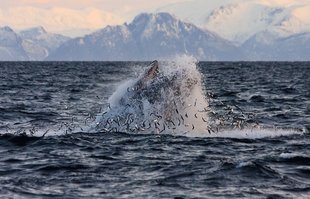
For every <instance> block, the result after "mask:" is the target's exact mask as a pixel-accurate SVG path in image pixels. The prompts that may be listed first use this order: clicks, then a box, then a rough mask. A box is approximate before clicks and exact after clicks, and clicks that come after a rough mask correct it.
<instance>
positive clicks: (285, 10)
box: [157, 0, 310, 44]
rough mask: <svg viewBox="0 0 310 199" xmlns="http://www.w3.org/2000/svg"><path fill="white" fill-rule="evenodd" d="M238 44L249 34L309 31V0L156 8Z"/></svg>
mask: <svg viewBox="0 0 310 199" xmlns="http://www.w3.org/2000/svg"><path fill="white" fill-rule="evenodd" d="M157 11H159V12H163V11H164V12H169V13H172V14H175V15H176V16H177V17H179V18H181V19H183V20H185V21H188V22H191V23H194V24H195V25H197V26H199V27H202V28H205V29H208V30H211V31H213V32H216V33H218V34H219V35H221V36H222V37H224V38H226V39H228V40H230V41H234V42H236V43H237V44H242V43H243V42H244V41H246V40H247V39H249V38H250V37H252V36H253V35H255V34H257V33H259V32H262V31H270V32H275V33H276V34H277V35H278V37H288V36H291V35H294V34H300V33H304V32H309V31H310V1H309V0H298V1H296V0H285V1H283V0H216V1H212V0H191V1H185V2H182V3H175V4H171V5H168V6H165V7H162V8H159V9H157Z"/></svg>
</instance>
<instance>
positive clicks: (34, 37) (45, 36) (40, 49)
mask: <svg viewBox="0 0 310 199" xmlns="http://www.w3.org/2000/svg"><path fill="white" fill-rule="evenodd" d="M20 35H21V37H22V39H23V47H24V49H25V50H26V52H27V53H28V56H29V58H30V59H31V60H44V59H45V58H46V57H47V56H48V55H49V54H50V53H51V52H52V51H54V50H55V49H56V48H58V47H59V46H60V45H61V44H63V43H64V42H66V41H68V40H69V38H68V37H65V36H62V35H59V34H53V33H49V32H47V31H46V30H45V29H44V28H43V27H42V26H38V27H34V28H30V29H26V30H23V31H21V32H20Z"/></svg>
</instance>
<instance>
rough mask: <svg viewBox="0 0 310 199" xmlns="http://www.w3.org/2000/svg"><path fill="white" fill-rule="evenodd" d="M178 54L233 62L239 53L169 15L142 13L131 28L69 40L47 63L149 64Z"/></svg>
mask: <svg viewBox="0 0 310 199" xmlns="http://www.w3.org/2000/svg"><path fill="white" fill-rule="evenodd" d="M178 54H189V55H193V56H195V57H197V58H198V59H201V60H235V58H236V57H237V55H238V49H237V48H236V47H235V46H234V45H233V44H232V43H230V42H229V41H227V40H225V39H222V38H221V37H220V36H218V35H217V34H214V33H211V32H209V31H206V30H201V29H199V28H197V27H196V26H195V25H192V24H189V23H184V22H182V21H180V20H178V19H176V18H175V17H173V16H171V15H170V14H168V13H157V14H146V13H144V14H140V15H138V16H137V17H136V18H135V19H134V20H133V21H132V23H130V24H126V23H125V24H124V25H120V26H107V27H106V28H104V29H102V30H99V31H97V32H95V33H93V34H90V35H87V36H85V37H81V38H76V39H73V40H70V41H68V42H66V43H64V44H63V45H62V46H60V47H59V48H58V49H57V50H56V51H55V52H54V53H52V54H51V55H50V56H49V57H48V58H47V60H127V61H129V60H152V59H160V58H161V59H169V58H170V57H173V56H175V55H178Z"/></svg>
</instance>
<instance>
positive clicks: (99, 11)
mask: <svg viewBox="0 0 310 199" xmlns="http://www.w3.org/2000/svg"><path fill="white" fill-rule="evenodd" d="M182 1H186V0H0V26H5V25H8V26H10V27H12V28H13V29H17V30H18V29H24V28H28V27H33V26H38V25H42V26H43V27H45V28H46V29H47V30H48V31H52V32H61V33H65V34H66V33H67V34H70V33H71V34H73V35H74V34H79V33H82V32H83V31H79V32H76V31H73V30H74V29H80V30H85V31H86V32H87V30H95V29H99V28H103V27H104V26H106V25H115V24H122V23H124V22H126V21H130V20H132V18H133V16H135V15H136V14H138V13H140V12H142V11H151V10H153V9H156V8H158V7H161V6H164V5H167V4H170V3H175V2H182ZM69 32H70V33H69Z"/></svg>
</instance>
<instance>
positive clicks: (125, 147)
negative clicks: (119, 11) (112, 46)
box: [0, 62, 310, 199]
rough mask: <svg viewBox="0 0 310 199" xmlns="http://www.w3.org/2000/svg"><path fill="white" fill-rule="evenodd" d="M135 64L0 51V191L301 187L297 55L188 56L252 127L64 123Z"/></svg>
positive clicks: (115, 193) (140, 194) (309, 70)
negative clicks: (276, 59)
mask: <svg viewBox="0 0 310 199" xmlns="http://www.w3.org/2000/svg"><path fill="white" fill-rule="evenodd" d="M147 64H148V63H132V62H131V63H125V62H109V63H106V62H71V63H70V62H35V63H32V62H27V63H24V62H10V63H5V62H2V63H0V134H1V136H0V198H72V199H74V198H310V147H309V144H310V133H309V128H310V78H309V74H310V63H309V62H304V63H303V62H299V63H268V62H264V63H246V62H242V63H228V62H226V63H216V62H213V63H204V62H203V63H199V71H200V72H201V73H202V74H203V86H204V89H205V92H212V93H213V94H214V101H220V102H222V103H223V104H226V105H232V106H233V105H237V106H238V107H240V108H241V109H242V110H243V111H244V112H248V113H253V115H255V120H256V121H257V123H259V126H260V128H257V129H255V130H253V129H251V128H249V127H247V128H245V129H243V130H241V129H238V128H235V129H231V132H230V134H229V135H228V136H223V135H221V132H218V133H217V134H216V135H213V137H209V134H206V135H205V136H201V135H200V137H195V136H194V137H189V136H186V134H185V135H183V136H181V135H174V134H173V135H172V134H164V133H162V134H157V133H126V132H122V133H121V132H114V133H104V132H101V131H98V132H95V133H87V132H85V131H83V128H79V132H78V133H70V129H73V128H77V127H80V126H83V125H85V124H87V123H90V122H91V121H90V120H91V119H88V118H92V117H91V116H92V115H94V114H96V113H98V112H99V111H100V110H101V109H102V108H103V109H104V108H106V107H107V100H108V98H109V97H110V96H111V95H112V94H113V92H114V91H115V90H116V88H117V86H118V85H119V84H121V83H122V82H123V81H124V80H127V79H131V78H135V77H136V76H137V71H140V69H141V67H145V66H147ZM138 69H139V70H138ZM214 101H213V102H210V106H211V108H212V109H214V111H215V112H218V113H221V112H223V110H222V109H223V106H220V105H219V104H218V103H215V102H214ZM23 132H26V133H27V134H31V132H33V134H34V136H23V135H22V134H23ZM12 133H14V135H12ZM43 133H46V135H45V136H44V137H41V135H42V134H43ZM225 135H227V133H226V134H225Z"/></svg>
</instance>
